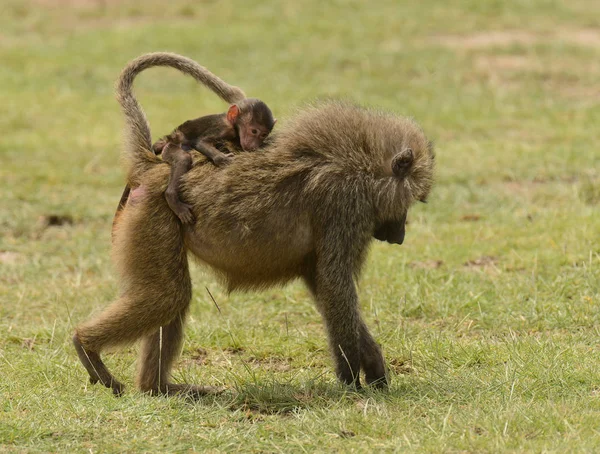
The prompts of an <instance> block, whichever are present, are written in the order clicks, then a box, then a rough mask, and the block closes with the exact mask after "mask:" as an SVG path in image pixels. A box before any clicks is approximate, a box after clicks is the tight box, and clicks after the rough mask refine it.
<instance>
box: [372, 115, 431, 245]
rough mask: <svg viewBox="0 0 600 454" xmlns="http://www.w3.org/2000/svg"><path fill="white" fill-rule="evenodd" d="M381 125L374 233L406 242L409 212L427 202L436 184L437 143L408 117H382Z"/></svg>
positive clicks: (390, 239)
mask: <svg viewBox="0 0 600 454" xmlns="http://www.w3.org/2000/svg"><path fill="white" fill-rule="evenodd" d="M380 121H381V123H382V124H383V125H384V128H382V129H381V132H380V134H378V136H379V137H377V140H376V142H379V143H380V146H379V147H377V148H376V149H374V151H376V152H378V153H379V160H378V164H379V166H380V167H379V171H377V172H376V173H377V174H379V178H378V180H377V183H376V186H377V193H376V200H377V202H376V204H375V206H376V209H375V211H376V223H375V232H374V234H373V236H374V237H375V238H376V239H378V240H380V241H387V242H388V243H395V244H402V242H403V241H404V234H405V224H406V214H407V211H408V208H409V207H410V206H411V205H412V204H413V203H414V202H417V201H420V202H426V201H427V197H428V196H429V192H430V191H431V188H432V185H433V172H434V163H435V154H434V151H433V143H432V142H431V141H430V140H428V139H427V137H426V136H425V134H424V133H423V130H422V129H421V128H420V127H419V125H417V124H416V123H415V122H414V121H412V120H411V119H408V118H398V117H392V116H385V118H380Z"/></svg>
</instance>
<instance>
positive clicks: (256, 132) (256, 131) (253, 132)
mask: <svg viewBox="0 0 600 454" xmlns="http://www.w3.org/2000/svg"><path fill="white" fill-rule="evenodd" d="M250 132H252V135H254V136H255V135H256V134H258V130H257V129H253V130H252V131H250Z"/></svg>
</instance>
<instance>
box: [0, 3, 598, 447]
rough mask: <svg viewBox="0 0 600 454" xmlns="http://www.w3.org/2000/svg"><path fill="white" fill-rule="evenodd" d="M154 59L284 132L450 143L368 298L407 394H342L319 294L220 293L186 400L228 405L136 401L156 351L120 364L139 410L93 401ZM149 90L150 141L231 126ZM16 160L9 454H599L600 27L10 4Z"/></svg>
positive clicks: (173, 80)
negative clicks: (213, 391) (207, 79)
mask: <svg viewBox="0 0 600 454" xmlns="http://www.w3.org/2000/svg"><path fill="white" fill-rule="evenodd" d="M156 50H171V51H175V52H178V53H182V54H185V55H187V56H189V57H191V58H194V59H195V60H197V61H198V62H200V63H202V64H204V65H206V66H207V67H209V68H210V69H211V70H213V71H214V72H215V73H217V74H218V75H219V76H221V77H222V78H224V79H225V80H227V81H229V82H231V83H234V84H236V85H239V86H241V87H243V88H244V90H245V91H246V93H248V94H250V95H252V96H256V97H259V98H262V99H264V100H265V101H266V102H267V103H268V104H269V105H270V107H271V108H272V109H273V111H274V112H275V114H276V116H277V117H278V118H279V119H280V122H281V123H283V122H285V121H286V118H287V117H289V116H290V115H291V114H292V113H293V112H294V110H295V109H297V108H298V107H300V106H302V105H303V104H305V103H307V102H310V101H311V100H314V99H316V98H324V97H333V98H346V99H351V100H353V101H356V102H358V103H361V104H364V105H369V106H378V107H381V108H383V109H387V110H390V111H392V112H396V113H398V114H402V115H410V116H413V117H415V118H416V119H417V121H419V122H420V123H421V124H422V125H423V127H424V128H425V130H426V131H427V133H428V134H429V135H430V136H431V138H433V139H434V140H435V141H436V143H437V156H438V170H437V184H436V188H435V189H434V191H433V193H432V195H431V198H430V201H429V203H428V204H427V205H421V204H419V206H415V207H414V209H413V210H412V211H411V212H410V214H409V218H410V224H409V225H408V228H407V237H406V243H405V244H404V245H403V246H390V245H387V244H382V243H377V244H374V245H373V247H372V250H371V253H370V255H369V259H368V262H367V264H366V267H365V272H364V275H363V278H362V280H361V283H360V297H361V304H362V309H363V312H364V314H365V317H366V319H367V320H368V322H369V325H370V326H371V327H372V330H373V332H374V334H375V335H376V337H377V339H378V341H379V342H380V343H381V344H382V346H383V348H384V351H385V354H386V358H387V360H388V362H389V365H390V374H391V377H392V386H391V388H390V390H389V391H388V392H374V391H369V390H367V391H366V392H363V393H360V394H357V393H353V392H349V391H347V390H344V389H343V388H341V387H340V386H338V385H337V383H336V381H335V377H334V374H333V371H332V365H331V361H330V359H329V354H328V351H327V343H326V340H325V338H324V332H323V328H322V326H321V321H320V318H319V315H318V313H317V312H316V310H315V309H314V308H313V305H312V302H311V300H310V297H309V295H308V293H307V292H306V291H305V290H304V288H302V286H301V285H300V284H292V285H290V286H287V287H286V288H284V289H271V290H268V291H265V292H256V293H249V294H233V295H227V294H226V292H225V291H224V290H223V288H222V287H220V286H219V285H218V284H217V282H216V280H215V279H214V277H213V276H212V275H210V274H207V273H204V272H203V270H201V269H200V268H198V267H195V268H194V269H193V274H194V284H195V290H194V297H193V303H192V314H191V319H190V322H189V325H188V328H187V331H186V340H185V344H184V347H183V352H182V355H181V359H180V360H179V362H178V365H177V367H176V370H175V378H176V380H178V381H189V382H193V383H199V384H210V385H222V386H225V387H226V388H227V389H226V391H225V393H223V394H222V395H220V396H216V397H207V398H205V399H203V400H201V401H200V402H197V403H190V402H187V401H185V400H182V399H177V398H152V397H149V396H146V395H143V394H140V393H138V392H137V391H135V389H134V384H133V376H134V373H135V358H136V347H135V346H132V347H130V348H126V349H124V350H120V351H118V352H116V353H114V354H112V353H111V354H108V355H107V356H106V361H107V363H108V365H109V367H110V368H111V369H112V370H113V371H114V372H115V374H116V375H117V377H119V378H120V379H122V380H123V381H124V382H125V384H126V385H127V386H128V389H127V393H126V395H125V396H124V397H122V398H120V399H116V398H114V397H113V396H112V395H111V394H110V392H109V391H108V390H106V389H104V388H101V387H100V386H91V385H89V384H88V383H87V376H86V373H85V371H84V369H83V368H82V367H81V365H80V364H79V362H78V360H77V358H76V355H75V352H74V350H73V348H72V346H71V343H70V336H71V333H72V330H73V326H74V325H75V324H77V323H79V322H81V321H83V320H84V319H86V318H87V317H89V316H90V314H92V313H94V312H97V311H99V310H101V309H102V308H103V307H104V306H105V305H106V304H107V303H108V302H110V301H111V300H112V298H113V297H114V296H115V295H116V292H117V283H116V277H115V273H114V269H113V267H112V264H111V261H110V225H111V221H112V215H113V213H114V210H115V207H116V205H117V202H118V199H119V196H120V193H121V190H122V187H123V184H124V172H123V168H122V166H121V165H120V161H119V150H120V147H121V130H122V125H123V119H122V116H121V113H120V111H119V108H118V105H117V103H116V101H115V99H114V96H113V83H114V81H115V79H116V77H117V75H118V73H119V71H120V70H121V68H122V67H123V66H124V65H125V64H126V62H127V61H128V60H130V59H131V58H133V57H135V56H137V55H139V54H142V53H144V52H149V51H156ZM136 86H137V93H138V95H139V98H140V100H141V102H142V104H143V105H144V108H145V109H146V112H147V113H148V117H149V119H150V122H151V125H152V128H153V133H154V137H158V136H159V135H162V134H165V133H167V132H169V131H170V130H171V129H172V128H173V127H174V126H176V125H178V124H179V123H181V122H182V121H183V120H186V119H188V118H192V117H195V116H198V115H201V114H208V113H213V112H219V111H222V110H223V109H224V107H225V106H224V104H223V103H222V102H221V101H220V100H219V99H218V98H217V97H216V96H215V95H213V94H211V93H210V92H208V91H207V90H205V89H203V88H200V87H198V86H197V85H196V84H195V83H194V82H193V81H192V80H191V79H189V78H186V77H184V76H183V75H181V74H179V73H177V72H176V71H174V70H167V69H156V70H152V71H148V72H146V73H144V74H143V75H142V76H141V77H140V79H139V81H138V83H137V85H136ZM0 134H1V137H2V139H1V140H0V181H1V183H0V451H2V452H111V451H128V452H138V451H139V452H161V451H163V452H189V451H193V450H197V451H208V452H263V451H264V452H369V451H371V452H391V451H398V452H441V451H454V452H456V451H461V452H462V451H467V452H499V451H513V452H515V451H518V452H523V451H525V452H561V453H562V452H567V451H573V452H581V451H589V452H598V451H600V3H598V2H596V1H592V0H570V1H568V2H559V1H553V0H527V1H525V0H523V1H512V2H504V1H489V2H488V1H486V2H483V1H476V0H455V1H448V2H438V1H435V0H424V1H419V2H397V1H393V0H389V1H388V0H385V1H378V2H366V1H364V2H363V1H351V0H348V1H341V0H338V1H332V2H327V1H316V0H310V1H306V2H293V1H284V2H269V1H254V0H251V1H242V0H239V1H231V0H224V1H218V2H217V1H211V0H206V1H183V0H171V1H169V2H162V1H158V0H151V1H146V2H135V1H117V0H103V1H100V0H87V1H86V0H3V1H2V4H1V5H0ZM205 287H208V288H209V289H210V291H211V292H212V294H213V295H214V296H215V299H216V301H217V302H218V304H219V307H220V309H221V313H219V311H218V310H217V308H216V307H215V305H214V303H213V302H212V300H211V298H210V296H209V295H208V293H207V292H206V290H205Z"/></svg>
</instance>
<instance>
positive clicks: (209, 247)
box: [74, 102, 434, 395]
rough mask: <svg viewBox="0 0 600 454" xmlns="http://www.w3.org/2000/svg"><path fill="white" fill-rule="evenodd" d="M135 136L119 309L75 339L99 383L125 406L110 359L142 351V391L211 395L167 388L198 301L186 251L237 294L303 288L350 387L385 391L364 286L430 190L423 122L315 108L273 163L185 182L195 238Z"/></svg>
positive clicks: (118, 239)
mask: <svg viewBox="0 0 600 454" xmlns="http://www.w3.org/2000/svg"><path fill="white" fill-rule="evenodd" d="M125 108H126V109H127V108H129V107H128V106H126V107H125ZM127 116H128V118H142V117H141V116H140V115H139V113H135V112H130V113H128V115H127ZM145 127H147V125H146V126H145ZM128 128H129V130H130V136H131V140H130V142H129V145H128V147H127V148H126V150H125V152H126V154H127V156H128V158H129V163H130V166H129V183H130V184H131V185H132V187H136V189H135V190H134V191H133V193H132V198H131V200H130V202H129V203H128V205H127V207H126V209H125V210H124V212H123V215H122V218H121V220H120V222H119V223H118V224H117V227H116V230H115V240H114V257H115V261H116V264H117V266H118V269H119V274H120V282H121V291H120V296H119V298H118V299H117V300H116V301H115V302H114V303H113V304H112V305H110V306H109V307H108V308H107V309H106V310H105V311H104V312H103V313H101V314H100V315H99V316H98V317H96V318H94V319H92V320H90V321H88V322H85V323H84V324H82V325H80V326H79V327H77V330H76V334H75V336H74V342H75V345H76V347H77V349H78V352H79V357H80V358H81V359H82V362H83V363H84V365H85V366H86V368H87V370H88V372H89V373H90V377H91V380H92V381H94V382H95V381H100V382H102V383H103V384H104V385H105V386H107V387H112V388H113V391H114V392H115V394H119V393H120V392H121V391H122V385H121V384H120V383H119V382H117V381H116V379H115V378H114V377H113V376H112V375H111V374H110V373H109V372H108V370H107V369H106V367H105V366H104V364H103V363H102V360H101V359H100V356H99V355H100V352H101V351H102V350H103V349H105V348H106V347H108V346H113V345H119V344H124V343H128V342H133V341H135V340H136V339H138V338H143V347H142V353H141V356H140V364H139V373H138V386H139V387H140V389H142V390H143V391H149V392H152V393H175V392H188V393H189V394H191V395H197V394H200V393H202V392H205V391H206V390H205V389H204V388H201V387H195V386H191V385H173V384H171V383H170V382H169V381H168V378H169V370H170V367H171V365H172V363H173V361H174V359H175V357H176V355H177V352H178V350H179V345H180V343H181V339H182V336H183V322H184V320H185V316H186V313H187V311H188V306H189V302H190V298H191V282H190V275H189V271H188V263H187V253H188V252H190V253H192V254H193V255H194V256H195V257H196V258H197V259H198V260H199V261H200V262H201V263H203V264H205V265H208V266H209V267H210V268H212V269H213V270H215V271H216V272H217V273H218V275H219V276H220V277H221V278H222V280H223V282H224V283H225V285H226V286H227V288H228V289H229V290H248V289H256V288H265V287H268V286H272V285H277V284H283V283H285V282H287V281H289V280H291V279H295V278H301V279H303V280H304V282H305V283H306V285H307V287H308V288H309V289H310V291H311V292H312V294H313V296H314V299H315V301H316V305H317V308H318V310H319V311H320V313H321V314H322V316H323V319H324V322H325V326H326V328H327V332H328V335H329V342H330V347H331V352H332V354H333V357H334V360H335V364H336V373H337V376H338V378H339V379H340V381H342V382H343V383H346V384H353V385H355V386H356V387H360V378H359V373H360V371H361V370H362V371H363V372H364V374H365V379H366V382H367V383H368V384H375V385H377V386H385V385H386V384H387V377H386V369H385V363H384V359H383V355H382V353H381V349H380V348H379V346H378V345H377V343H376V342H375V340H374V339H373V337H372V336H371V334H370V333H369V330H368V328H367V327H366V325H365V323H364V321H363V319H362V317H361V315H360V311H359V304H358V298H357V294H356V288H355V279H356V277H357V276H358V275H359V273H360V270H361V266H362V264H363V262H364V259H365V256H366V253H367V249H368V246H369V243H370V242H371V240H372V239H373V237H374V236H375V237H377V238H378V239H380V240H384V241H388V242H390V243H402V241H403V239H404V221H405V219H406V212H407V210H408V208H409V207H410V205H411V204H412V203H414V202H415V201H418V200H424V199H425V198H426V197H427V195H428V194H429V191H430V189H431V186H432V183H433V168H434V155H433V151H432V149H431V143H430V142H429V141H428V140H427V138H426V137H425V135H424V134H423V132H422V130H421V128H420V127H419V126H418V125H417V124H416V123H415V122H414V121H412V120H410V119H406V118H402V117H397V116H394V115H389V114H384V113H380V112H377V111H371V110H366V109H362V108H359V107H355V106H351V105H348V104H344V103H337V102H333V103H324V104H319V105H315V106H314V107H311V108H308V109H306V110H305V111H303V112H301V113H300V114H298V115H297V116H296V117H295V118H293V119H291V120H289V121H288V123H287V126H286V127H284V128H283V131H281V132H280V134H279V135H277V136H276V137H275V138H274V139H273V140H272V143H271V144H270V145H269V146H268V147H267V148H266V149H265V150H264V151H263V152H261V153H257V154H247V153H242V154H239V155H238V156H236V159H235V160H234V161H233V162H232V163H231V165H229V166H227V167H224V168H215V167H214V166H210V165H202V163H201V162H200V163H198V164H197V165H196V166H194V167H193V168H192V169H191V170H190V171H189V172H188V173H187V174H185V175H184V176H183V186H182V199H183V200H184V201H185V202H186V203H188V204H189V205H191V206H192V209H193V212H194V214H195V219H196V222H195V224H193V225H191V226H183V225H182V224H181V223H180V222H179V221H178V219H177V217H176V216H175V214H174V213H173V212H172V211H171V210H170V209H169V207H168V205H167V203H166V201H165V199H164V197H163V192H164V190H165V187H166V184H167V179H168V174H169V167H168V165H166V164H164V163H162V162H161V161H160V159H158V158H157V157H156V156H155V155H154V153H152V151H151V145H152V144H151V142H150V140H149V136H147V135H145V134H143V133H140V131H139V129H140V128H139V125H138V124H137V123H134V122H131V121H129V122H128ZM202 159H203V158H202ZM161 330H162V343H161V342H160V339H161Z"/></svg>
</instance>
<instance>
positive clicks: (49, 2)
mask: <svg viewBox="0 0 600 454" xmlns="http://www.w3.org/2000/svg"><path fill="white" fill-rule="evenodd" d="M31 2H32V3H34V4H37V5H39V6H45V7H59V8H64V7H72V8H105V7H106V6H108V5H118V4H119V3H123V2H122V1H121V0H31Z"/></svg>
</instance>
